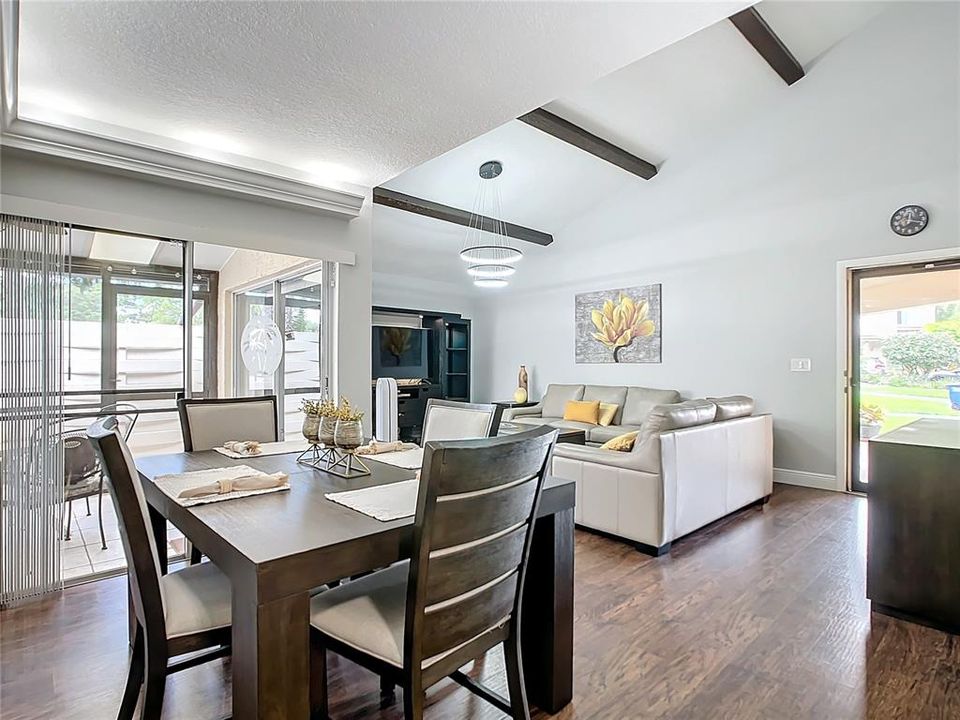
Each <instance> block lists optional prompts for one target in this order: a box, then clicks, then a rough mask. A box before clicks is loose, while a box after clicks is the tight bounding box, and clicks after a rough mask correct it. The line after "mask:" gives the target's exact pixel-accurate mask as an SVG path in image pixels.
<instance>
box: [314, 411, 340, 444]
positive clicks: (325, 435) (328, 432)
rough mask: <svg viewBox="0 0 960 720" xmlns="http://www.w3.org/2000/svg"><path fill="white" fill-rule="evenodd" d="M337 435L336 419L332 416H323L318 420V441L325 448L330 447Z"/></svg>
mask: <svg viewBox="0 0 960 720" xmlns="http://www.w3.org/2000/svg"><path fill="white" fill-rule="evenodd" d="M336 433H337V419H336V418H335V417H333V416H332V415H325V416H324V417H322V418H320V429H319V431H318V439H319V440H320V442H321V443H323V444H324V445H326V446H327V447H332V446H333V443H334V438H335V435H336Z"/></svg>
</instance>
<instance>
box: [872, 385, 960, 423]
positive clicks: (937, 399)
mask: <svg viewBox="0 0 960 720" xmlns="http://www.w3.org/2000/svg"><path fill="white" fill-rule="evenodd" d="M860 402H861V404H862V405H879V406H880V407H881V408H883V411H884V413H885V415H886V417H884V420H883V428H882V429H881V432H885V433H886V432H890V431H891V430H895V429H896V428H898V427H900V426H902V425H906V424H907V423H910V422H913V421H914V420H916V419H917V418H919V417H922V416H924V415H954V416H956V415H960V411H957V410H954V409H953V408H951V407H950V401H949V400H948V399H947V391H946V390H945V389H942V390H940V389H935V388H924V387H896V386H893V385H863V386H862V392H861V393H860Z"/></svg>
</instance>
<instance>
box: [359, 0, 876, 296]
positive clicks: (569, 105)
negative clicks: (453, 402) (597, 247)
mask: <svg viewBox="0 0 960 720" xmlns="http://www.w3.org/2000/svg"><path fill="white" fill-rule="evenodd" d="M755 7H756V8H757V9H758V11H759V12H760V14H761V15H762V16H763V18H764V19H765V20H766V22H767V23H768V24H769V25H770V27H771V28H772V29H773V31H774V32H775V33H776V34H777V35H778V36H779V37H780V38H781V40H782V41H783V42H784V44H785V45H786V46H787V48H788V49H789V50H790V51H791V52H792V53H793V55H794V56H795V57H796V59H797V60H798V61H799V62H800V64H801V65H802V66H803V67H804V69H805V70H806V71H807V72H808V73H810V72H815V71H816V66H817V63H818V61H819V60H820V58H821V57H822V56H823V55H824V54H825V53H826V52H828V51H829V50H830V48H832V47H833V46H835V45H836V44H837V43H839V42H840V41H841V40H843V39H844V38H845V37H847V36H848V35H850V34H851V33H853V32H855V31H856V30H857V29H859V28H861V27H863V26H864V25H865V24H867V23H868V22H869V21H870V20H871V19H873V18H874V17H876V16H877V15H878V14H879V13H881V12H883V11H884V9H885V8H888V7H890V4H889V3H884V2H829V3H823V2H803V1H799V2H791V1H777V2H770V1H769V0H768V1H767V2H762V3H760V4H759V5H756V6H755ZM801 82H802V81H801ZM791 90H792V88H790V87H788V86H787V85H786V84H785V83H784V81H783V80H782V79H781V78H780V77H779V76H778V75H777V74H776V73H775V72H774V70H773V69H772V68H771V67H770V66H769V65H768V64H767V63H766V62H765V61H764V60H763V59H762V58H761V57H760V55H758V53H757V51H756V50H754V48H753V47H751V45H750V44H748V42H747V41H746V40H745V39H744V37H743V36H742V35H741V34H740V33H739V32H738V31H737V29H736V28H735V27H734V26H733V24H732V23H730V22H728V21H726V20H721V21H718V22H717V23H715V24H713V25H712V26H710V27H708V28H705V29H704V30H702V31H700V32H698V33H696V34H694V35H692V36H690V37H688V38H686V39H684V40H681V41H679V42H677V43H675V44H673V45H671V46H669V47H666V48H664V49H662V50H660V51H658V52H656V53H654V54H652V55H650V56H648V57H645V58H643V59H641V60H638V61H636V62H634V63H632V64H630V65H628V66H626V67H624V68H622V69H620V70H618V71H616V72H613V73H610V74H608V75H606V76H604V77H602V78H600V79H598V80H596V81H595V82H593V83H591V84H589V85H586V86H584V87H583V88H582V89H580V90H579V91H576V92H573V93H570V94H567V95H563V96H561V97H559V98H558V99H556V100H554V101H553V102H551V103H549V104H547V105H546V108H547V109H548V110H550V111H551V112H553V113H555V114H557V115H559V116H561V117H563V118H566V119H568V120H570V121H572V122H574V123H576V124H577V125H579V126H580V127H582V128H584V129H586V130H587V131H589V132H591V133H593V134H596V135H598V136H600V137H602V138H604V139H606V140H609V141H610V142H612V143H614V144H616V145H617V146H619V147H620V148H622V149H624V150H626V151H628V152H630V153H633V154H635V155H638V156H640V157H642V158H645V159H647V160H649V161H650V162H653V163H654V164H656V165H657V166H658V167H659V169H660V171H659V173H658V174H657V175H656V176H655V177H654V178H653V179H651V180H643V179H641V178H638V177H637V176H635V175H631V174H630V173H628V172H626V171H624V170H622V169H620V168H618V167H616V166H614V165H611V164H609V163H607V162H604V161H603V160H601V159H599V158H597V157H595V156H593V155H590V154H587V153H585V152H583V151H582V150H579V149H577V148H575V147H573V146H571V145H569V144H567V143H564V142H562V141H560V140H558V139H556V138H554V137H552V136H550V135H547V134H545V133H542V132H540V131H539V130H536V129H534V128H532V127H529V126H528V125H526V124H524V123H522V122H520V121H517V120H514V121H511V122H508V123H506V124H504V125H502V126H500V127H498V128H496V129H495V130H492V131H491V132H488V133H486V134H484V135H481V136H480V137H477V138H475V139H473V140H471V141H469V142H467V143H464V144H463V145H461V146H459V147H457V148H455V149H453V150H450V151H449V152H447V153H445V154H443V155H441V156H439V157H436V158H434V159H432V160H430V161H427V162H426V163H423V164H422V165H420V166H418V167H415V168H413V169H411V170H408V171H407V172H405V173H403V174H401V175H399V176H398V177H396V178H394V179H393V180H391V181H389V182H387V183H386V184H385V186H386V187H387V188H390V189H393V190H396V191H399V192H403V193H406V194H409V195H413V196H417V197H422V198H425V199H428V200H432V201H436V202H440V203H443V204H446V205H451V206H454V207H459V208H465V209H468V210H469V209H470V208H472V207H473V204H474V198H475V194H476V191H477V183H478V177H477V168H478V167H479V165H480V164H481V163H482V162H483V161H485V160H490V159H498V160H501V161H502V162H503V165H504V172H503V174H502V175H501V176H500V178H498V180H497V181H496V182H499V183H500V185H501V194H502V198H503V200H502V202H503V218H502V219H504V220H506V221H509V222H513V223H517V224H521V225H525V226H528V227H531V228H534V229H537V230H542V231H544V232H549V233H558V232H561V231H562V230H563V229H564V227H566V226H567V225H568V224H569V223H570V222H572V221H574V220H575V219H577V218H579V217H581V216H582V215H584V213H586V212H588V211H590V210H592V209H594V208H596V207H597V206H598V205H601V204H602V203H603V202H605V201H607V200H608V199H609V198H611V197H614V196H616V195H617V194H618V193H621V192H622V191H624V190H625V189H627V188H631V187H634V186H636V187H639V188H640V189H641V190H642V188H643V187H645V185H644V183H649V184H650V185H649V187H651V188H652V187H653V186H654V185H656V186H658V189H659V190H661V191H662V190H663V187H662V186H663V185H665V184H670V183H671V182H672V179H673V175H674V171H675V169H676V170H679V169H680V168H675V166H674V165H673V164H672V162H674V163H675V162H676V161H677V159H679V158H682V159H683V165H684V166H685V168H684V169H685V170H689V165H690V162H691V158H692V157H696V155H697V154H698V153H699V154H701V155H708V154H709V153H710V152H711V145H712V144H713V143H715V142H717V141H718V139H722V138H723V137H724V135H725V134H726V133H728V131H729V130H730V128H732V127H734V126H736V125H737V124H738V123H740V122H742V121H743V120H744V119H745V118H747V117H749V116H750V115H751V114H752V113H755V112H758V111H759V110H761V109H763V108H765V107H769V106H770V105H771V104H774V103H777V102H780V101H782V100H783V99H784V98H785V96H786V94H787V93H790V92H791ZM463 237H464V231H463V228H461V227H459V226H457V225H451V224H448V223H444V222H441V221H439V220H433V219H430V218H425V217H421V216H417V215H411V214H409V213H405V212H402V211H400V210H395V209H392V208H385V207H379V206H378V207H376V208H375V213H374V243H375V249H376V253H375V255H374V262H375V270H376V271H377V272H378V273H384V274H387V273H389V274H398V275H412V276H420V277H423V278H431V279H434V280H437V279H447V280H449V281H450V282H451V283H453V284H454V285H455V286H456V287H457V288H458V289H459V290H461V291H471V288H470V285H469V283H468V282H466V280H465V278H464V277H462V276H463V268H462V267H461V265H462V264H461V263H460V261H459V258H458V257H457V251H458V250H459V249H460V246H461V244H462V241H463ZM584 242H586V243H588V244H589V243H590V242H592V240H591V239H589V238H584ZM523 250H524V252H525V253H526V254H527V257H528V258H529V260H530V262H529V263H528V262H527V260H524V262H523V267H522V268H520V269H519V270H518V279H519V276H520V275H521V274H522V275H523V276H525V277H526V276H528V275H536V274H537V270H536V268H537V266H538V262H537V261H538V258H546V257H549V256H550V255H551V254H557V253H560V252H563V249H561V248H559V247H558V244H554V245H553V246H551V247H547V248H541V247H537V246H533V245H528V244H523ZM529 280H530V278H527V282H529ZM478 292H483V291H478Z"/></svg>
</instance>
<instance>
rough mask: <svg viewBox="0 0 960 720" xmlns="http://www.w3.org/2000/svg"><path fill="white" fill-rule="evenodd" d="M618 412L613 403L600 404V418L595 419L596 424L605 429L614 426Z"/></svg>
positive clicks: (616, 406)
mask: <svg viewBox="0 0 960 720" xmlns="http://www.w3.org/2000/svg"><path fill="white" fill-rule="evenodd" d="M619 412H620V406H619V405H614V404H613V403H605V402H602V403H600V416H599V417H598V418H597V424H598V425H603V426H604V427H607V425H612V424H614V423H613V421H614V420H615V419H616V417H617V413H619Z"/></svg>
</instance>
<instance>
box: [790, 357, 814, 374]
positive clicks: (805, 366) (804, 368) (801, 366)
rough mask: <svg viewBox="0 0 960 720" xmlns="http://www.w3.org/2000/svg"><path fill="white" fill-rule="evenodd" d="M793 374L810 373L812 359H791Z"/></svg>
mask: <svg viewBox="0 0 960 720" xmlns="http://www.w3.org/2000/svg"><path fill="white" fill-rule="evenodd" d="M790 371H791V372H810V358H790Z"/></svg>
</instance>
